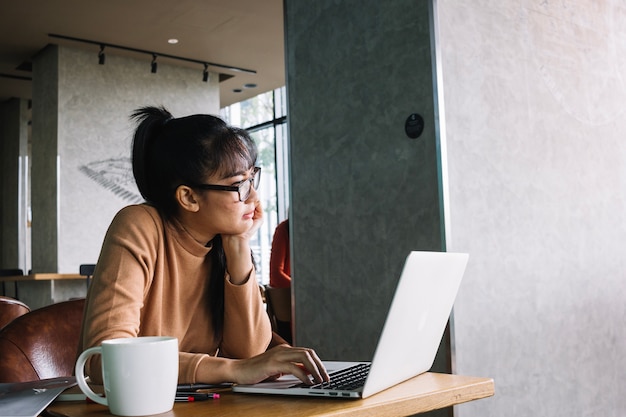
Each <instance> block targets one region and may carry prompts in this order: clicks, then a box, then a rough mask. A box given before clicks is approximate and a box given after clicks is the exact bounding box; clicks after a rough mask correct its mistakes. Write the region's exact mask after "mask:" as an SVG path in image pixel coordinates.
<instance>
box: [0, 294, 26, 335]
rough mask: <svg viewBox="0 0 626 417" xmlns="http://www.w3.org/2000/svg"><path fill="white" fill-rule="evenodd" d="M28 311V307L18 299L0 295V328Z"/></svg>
mask: <svg viewBox="0 0 626 417" xmlns="http://www.w3.org/2000/svg"><path fill="white" fill-rule="evenodd" d="M28 312H30V307H28V306H27V305H26V304H24V303H23V302H21V301H20V300H16V299H15V298H11V297H5V296H3V295H0V329H2V328H3V327H4V326H6V325H7V324H9V323H11V322H12V321H13V320H14V319H16V318H18V317H19V316H21V315H24V314H26V313H28Z"/></svg>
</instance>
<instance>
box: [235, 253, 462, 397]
mask: <svg viewBox="0 0 626 417" xmlns="http://www.w3.org/2000/svg"><path fill="white" fill-rule="evenodd" d="M468 258H469V256H468V255H467V254H465V253H449V252H411V253H410V254H409V255H408V257H407V259H406V262H405V264H404V268H403V270H402V275H401V276H400V280H399V281H398V285H397V287H396V291H395V294H394V296H393V300H392V302H391V307H390V308H389V312H388V313H387V318H386V320H385V324H384V326H383V330H382V332H381V335H380V338H379V340H378V345H377V346H376V350H375V352H374V358H373V359H372V361H371V362H332V361H329V362H324V364H325V365H326V369H327V371H328V372H329V374H330V377H331V381H330V383H323V384H318V385H313V386H308V385H304V384H301V381H300V380H299V379H297V378H296V377H294V376H293V375H284V376H282V377H280V378H279V379H277V380H276V381H271V382H262V383H259V384H253V385H234V386H233V391H235V392H245V393H258V394H280V395H304V396H315V397H322V396H324V397H335V398H366V397H369V396H370V395H372V394H375V393H377V392H380V391H382V390H384V389H387V388H389V387H392V386H394V385H396V384H398V383H400V382H403V381H406V380H407V379H409V378H412V377H414V376H416V375H419V374H421V373H423V372H426V371H428V370H429V369H430V368H431V367H432V365H433V362H434V360H435V355H436V354H437V350H438V348H439V344H440V342H441V338H442V336H443V333H444V330H445V328H446V324H447V322H448V318H449V316H450V312H451V311H452V306H453V304H454V300H455V298H456V294H457V292H458V289H459V286H460V284H461V279H462V278H463V274H464V272H465V267H466V265H467V260H468ZM353 371H354V373H356V374H357V376H358V377H359V379H360V380H359V381H350V380H349V379H350V378H351V377H352V376H351V374H352V373H353ZM345 378H347V379H348V381H344V379H345ZM344 382H345V384H344ZM338 385H341V386H338Z"/></svg>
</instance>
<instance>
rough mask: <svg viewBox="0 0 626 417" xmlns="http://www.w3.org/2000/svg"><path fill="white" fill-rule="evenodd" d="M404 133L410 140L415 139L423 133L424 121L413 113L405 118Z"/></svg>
mask: <svg viewBox="0 0 626 417" xmlns="http://www.w3.org/2000/svg"><path fill="white" fill-rule="evenodd" d="M404 131H405V132H406V135H407V136H408V137H410V138H411V139H417V138H419V136H420V135H421V134H422V132H423V131H424V119H423V118H422V116H420V115H419V114H417V113H413V114H412V115H410V116H409V117H407V119H406V122H404Z"/></svg>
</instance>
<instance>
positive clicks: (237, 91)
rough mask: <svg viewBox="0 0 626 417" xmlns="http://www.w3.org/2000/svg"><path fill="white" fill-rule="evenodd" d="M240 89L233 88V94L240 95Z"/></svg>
mask: <svg viewBox="0 0 626 417" xmlns="http://www.w3.org/2000/svg"><path fill="white" fill-rule="evenodd" d="M241 91H242V90H241V88H233V93H241Z"/></svg>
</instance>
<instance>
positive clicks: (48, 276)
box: [0, 272, 88, 298]
mask: <svg viewBox="0 0 626 417" xmlns="http://www.w3.org/2000/svg"><path fill="white" fill-rule="evenodd" d="M57 279H84V280H87V279H88V277H87V276H85V275H80V274H59V273H56V272H35V273H32V274H28V275H9V276H6V277H2V276H0V282H2V289H3V294H5V291H4V283H5V282H13V283H14V285H15V298H19V297H18V292H17V283H18V282H20V281H53V280H57Z"/></svg>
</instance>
